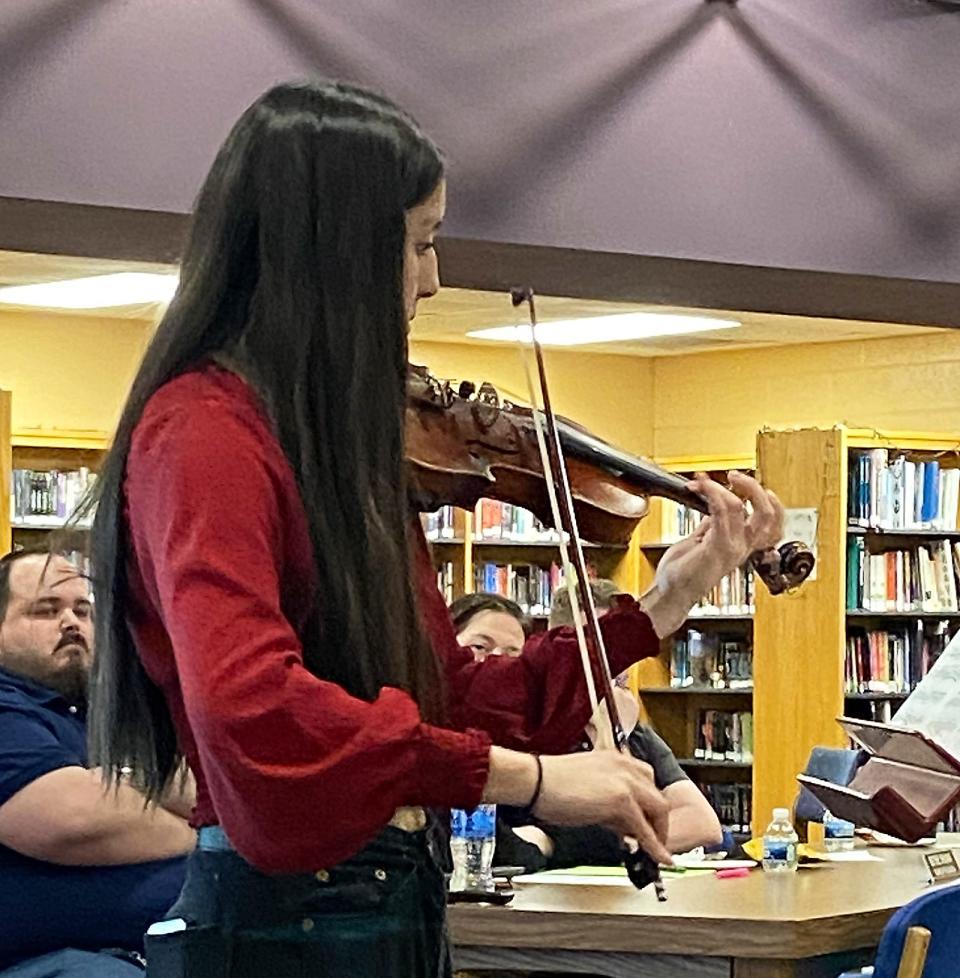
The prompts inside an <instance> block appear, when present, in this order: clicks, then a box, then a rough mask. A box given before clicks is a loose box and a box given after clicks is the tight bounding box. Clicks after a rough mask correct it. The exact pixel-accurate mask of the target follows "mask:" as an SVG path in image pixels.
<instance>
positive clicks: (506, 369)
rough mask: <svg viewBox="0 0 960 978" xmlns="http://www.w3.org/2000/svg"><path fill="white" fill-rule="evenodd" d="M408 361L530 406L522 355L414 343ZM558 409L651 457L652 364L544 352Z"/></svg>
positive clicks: (631, 359) (496, 348) (505, 350)
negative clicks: (486, 384)
mask: <svg viewBox="0 0 960 978" xmlns="http://www.w3.org/2000/svg"><path fill="white" fill-rule="evenodd" d="M410 359H411V361H412V362H413V363H420V364H425V365H426V366H428V367H429V368H430V369H431V371H432V372H433V373H434V374H435V375H436V376H438V377H443V378H448V379H456V380H472V381H473V382H474V383H476V384H477V385H478V386H479V384H480V383H481V382H482V381H484V380H488V381H490V383H492V384H493V385H494V386H495V387H496V388H497V389H498V391H499V392H500V395H501V397H503V396H507V397H508V398H509V397H514V398H517V399H518V400H522V401H523V402H524V403H526V402H527V400H528V397H527V394H526V391H527V382H526V378H525V376H524V372H523V367H522V365H521V361H520V357H519V354H518V353H517V351H516V350H514V349H511V348H509V347H501V346H486V345H483V346H481V345H479V344H475V345H474V344H464V343H412V344H411V351H410ZM545 361H546V365H547V378H548V380H549V382H550V396H551V398H552V399H553V406H554V409H555V410H556V411H557V412H558V413H560V414H565V415H567V416H569V417H570V418H572V419H573V420H574V421H578V422H579V423H580V424H582V425H584V426H586V427H587V428H588V429H590V431H592V432H593V433H594V434H595V435H597V436H599V437H601V438H606V439H607V440H609V441H611V442H613V443H615V444H616V445H618V446H620V447H621V448H624V449H626V450H627V451H631V452H635V453H637V454H640V455H649V454H651V452H652V451H653V417H654V394H653V377H654V367H653V361H652V360H649V359H647V360H644V359H640V358H638V357H625V356H615V355H610V354H589V353H575V352H573V351H557V350H549V351H546V352H545Z"/></svg>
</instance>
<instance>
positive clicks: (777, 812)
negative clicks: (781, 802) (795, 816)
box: [773, 808, 790, 822]
mask: <svg viewBox="0 0 960 978" xmlns="http://www.w3.org/2000/svg"><path fill="white" fill-rule="evenodd" d="M773 820H774V821H775V822H789V821H790V809H789V808H775V809H774V810H773Z"/></svg>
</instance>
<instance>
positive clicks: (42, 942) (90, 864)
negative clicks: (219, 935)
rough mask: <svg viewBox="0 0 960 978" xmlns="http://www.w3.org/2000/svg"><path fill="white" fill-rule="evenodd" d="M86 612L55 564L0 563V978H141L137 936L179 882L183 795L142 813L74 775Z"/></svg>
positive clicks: (23, 558)
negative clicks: (94, 977) (123, 977)
mask: <svg viewBox="0 0 960 978" xmlns="http://www.w3.org/2000/svg"><path fill="white" fill-rule="evenodd" d="M93 651H94V650H93V605H92V600H91V595H90V589H89V584H88V581H87V579H86V577H85V576H84V575H82V574H81V573H80V572H79V571H78V570H77V568H76V567H75V566H74V565H73V564H71V563H70V562H69V561H67V560H66V559H65V558H63V557H60V556H57V555H51V554H49V553H47V552H42V553H38V552H27V551H19V552H16V553H12V554H7V556H5V557H3V558H0V969H7V970H2V971H0V975H2V976H3V978H14V976H15V978H61V976H62V978H67V976H69V978H87V976H90V978H93V976H97V978H122V976H135V975H142V962H141V960H140V957H139V952H140V951H141V950H142V941H143V934H144V931H145V930H146V928H147V927H149V926H150V924H151V923H152V922H153V921H155V920H158V919H159V918H161V917H162V916H163V914H164V913H165V911H166V910H167V909H168V908H169V907H170V906H171V904H172V903H173V902H174V900H175V899H176V898H177V896H178V894H179V891H180V887H181V885H182V884H183V877H184V867H185V858H184V857H185V854H186V853H188V852H190V851H191V850H192V849H193V846H194V841H195V839H194V832H193V830H192V829H191V828H190V827H189V825H188V824H187V821H186V818H187V816H188V815H189V810H188V809H189V806H190V804H191V803H190V799H189V790H186V791H177V792H176V797H171V798H170V799H167V800H165V801H164V802H163V805H164V806H165V807H158V808H145V805H144V798H143V796H142V795H141V794H140V793H139V792H138V791H137V790H136V789H135V788H134V787H133V786H131V785H130V784H128V783H121V784H120V785H119V786H118V788H117V790H116V791H114V790H110V791H109V792H107V791H105V789H104V787H103V784H102V782H101V779H100V774H99V772H98V771H96V770H91V769H90V768H89V767H88V765H87V751H86V722H85V712H86V705H85V704H86V690H87V678H88V676H89V673H90V665H91V662H92V657H93Z"/></svg>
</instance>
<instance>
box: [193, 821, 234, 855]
mask: <svg viewBox="0 0 960 978" xmlns="http://www.w3.org/2000/svg"><path fill="white" fill-rule="evenodd" d="M197 848H198V849H200V850H201V851H202V852H233V851H234V848H233V843H232V842H231V841H230V840H229V839H228V838H227V833H226V832H224V831H223V829H222V828H220V826H219V825H205V826H204V827H203V828H202V829H200V831H199V832H198V833H197Z"/></svg>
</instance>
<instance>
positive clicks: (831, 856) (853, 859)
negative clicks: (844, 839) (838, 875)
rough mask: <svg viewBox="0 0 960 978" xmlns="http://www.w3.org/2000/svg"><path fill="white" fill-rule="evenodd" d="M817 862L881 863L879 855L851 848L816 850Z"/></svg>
mask: <svg viewBox="0 0 960 978" xmlns="http://www.w3.org/2000/svg"><path fill="white" fill-rule="evenodd" d="M817 861H818V862H828V863H882V862H883V860H882V859H881V858H880V857H879V856H872V855H870V853H869V852H867V850H866V849H852V850H850V851H849V852H818V853H817Z"/></svg>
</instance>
